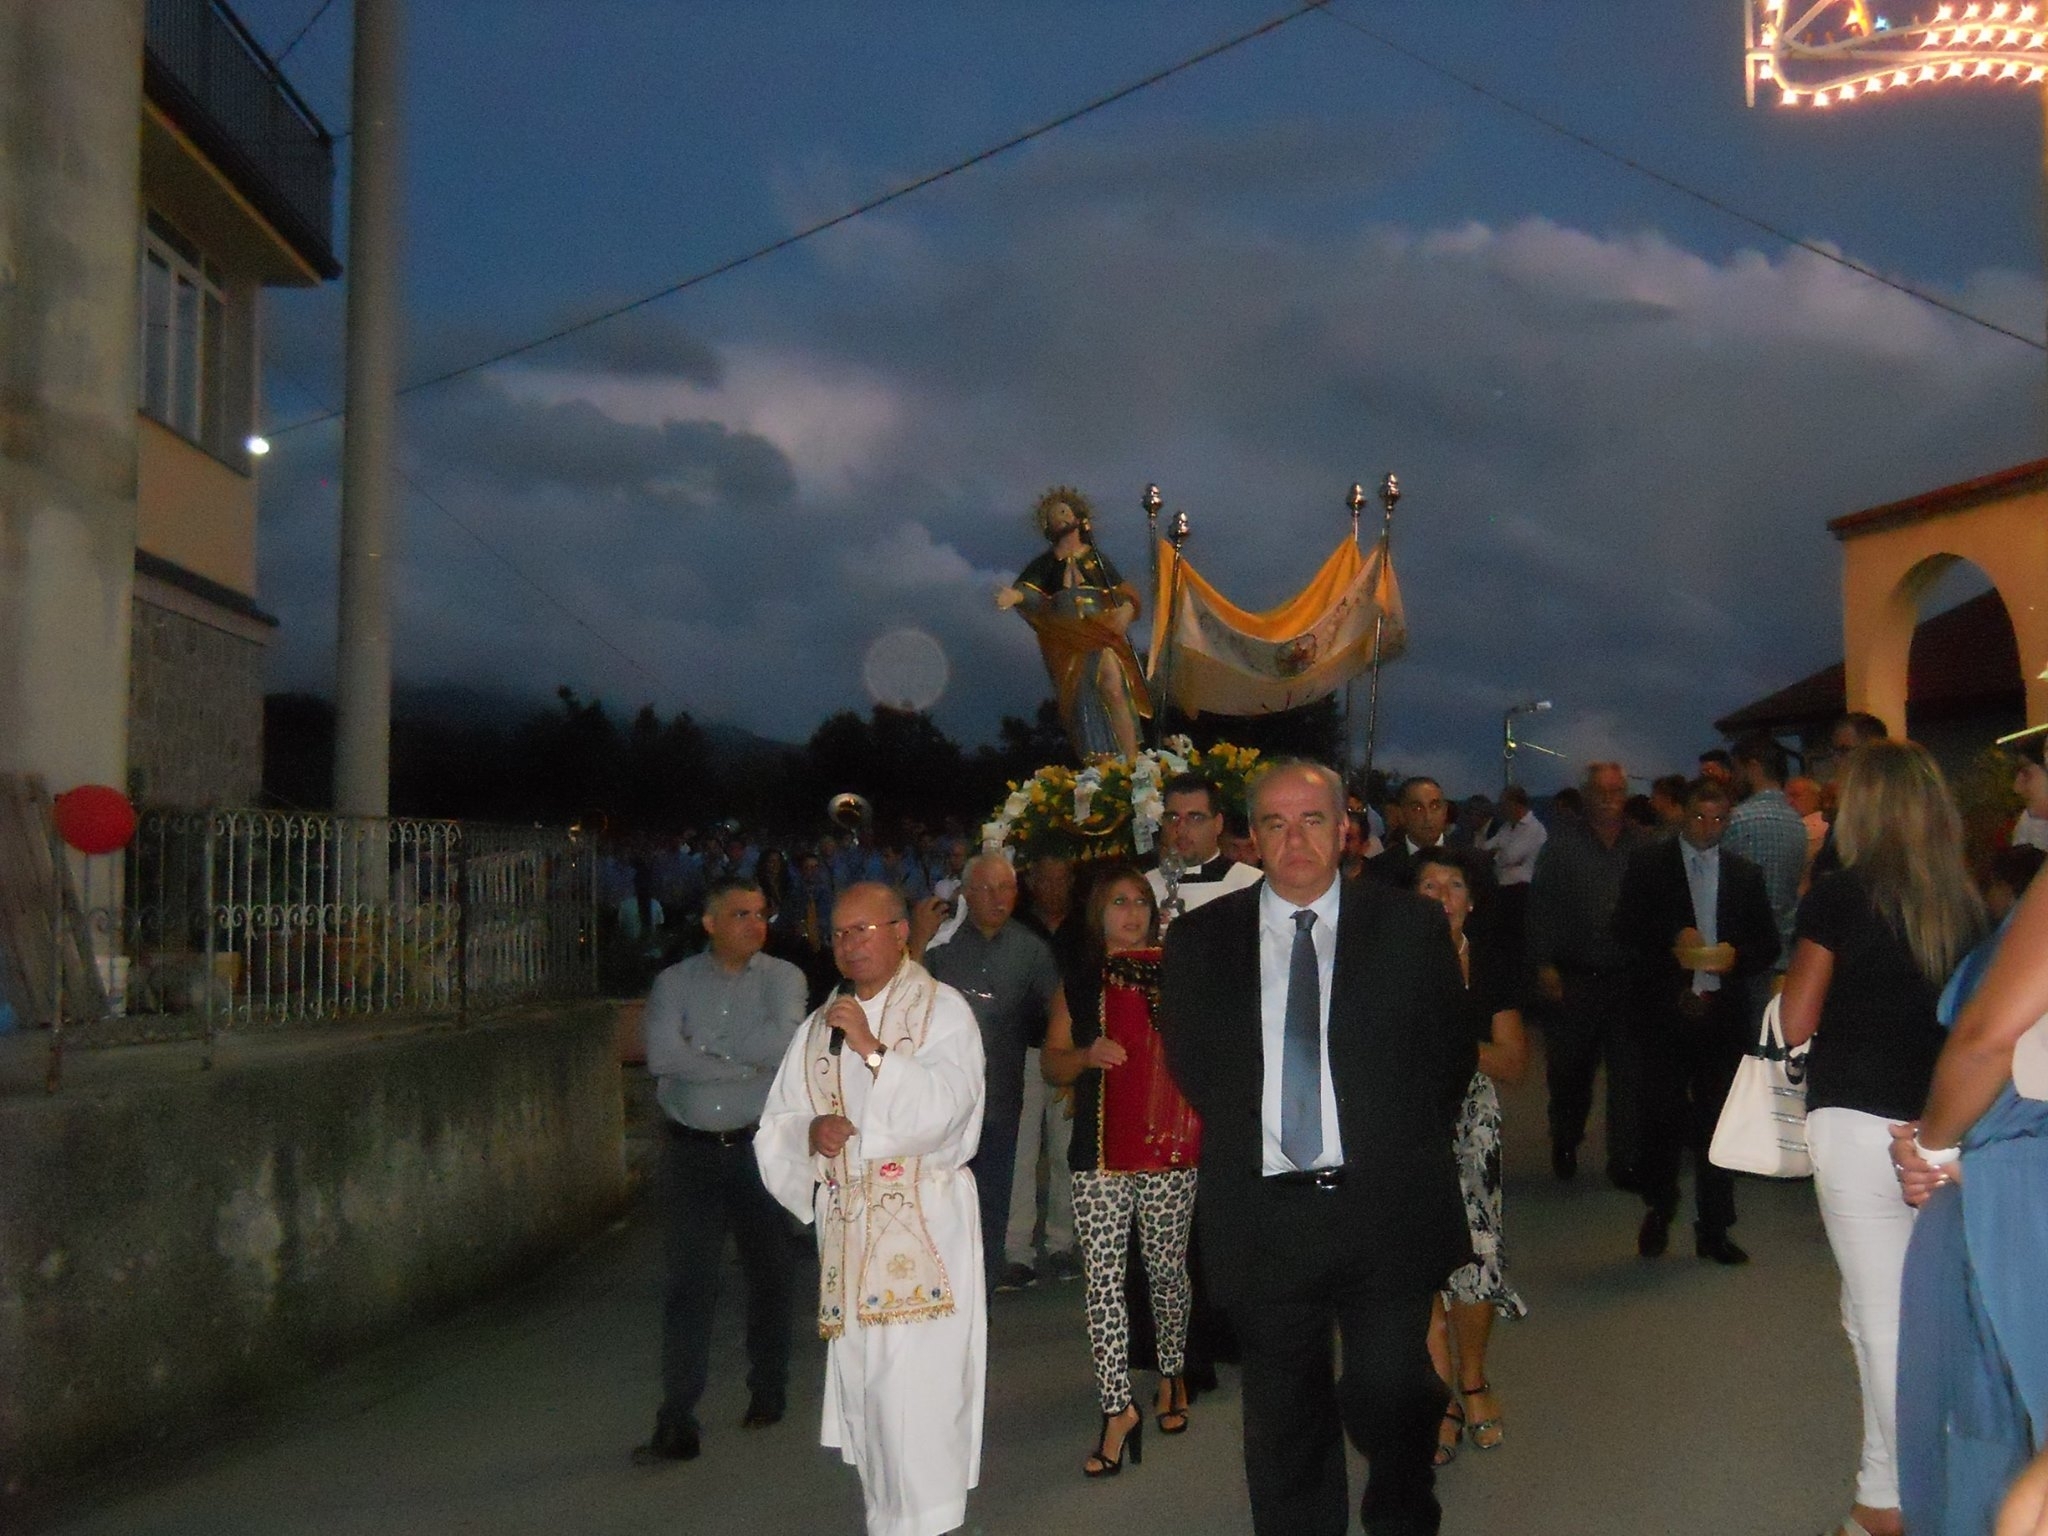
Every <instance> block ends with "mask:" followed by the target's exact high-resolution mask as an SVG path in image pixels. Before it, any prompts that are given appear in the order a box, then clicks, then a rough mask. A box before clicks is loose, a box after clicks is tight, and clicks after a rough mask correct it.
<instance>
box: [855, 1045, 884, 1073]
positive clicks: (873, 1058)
mask: <svg viewBox="0 0 2048 1536" xmlns="http://www.w3.org/2000/svg"><path fill="white" fill-rule="evenodd" d="M888 1051H889V1047H887V1046H886V1045H878V1046H876V1047H875V1048H874V1049H873V1050H872V1051H869V1052H868V1053H867V1055H865V1056H863V1057H861V1059H860V1064H861V1065H862V1066H864V1067H866V1068H867V1069H868V1070H869V1071H870V1072H879V1071H881V1070H882V1058H883V1057H884V1056H885V1055H887V1054H888Z"/></svg>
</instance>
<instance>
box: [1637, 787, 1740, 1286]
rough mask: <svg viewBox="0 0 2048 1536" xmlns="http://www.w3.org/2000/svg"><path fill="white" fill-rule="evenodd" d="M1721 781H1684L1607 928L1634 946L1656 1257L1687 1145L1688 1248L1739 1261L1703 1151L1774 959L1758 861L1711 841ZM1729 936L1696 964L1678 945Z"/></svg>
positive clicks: (1731, 1192) (1664, 1242)
mask: <svg viewBox="0 0 2048 1536" xmlns="http://www.w3.org/2000/svg"><path fill="white" fill-rule="evenodd" d="M1728 805H1729V795H1728V791H1727V789H1726V788H1725V787H1724V786H1722V785H1720V784H1718V783H1716V782H1715V781H1713V780H1711V779H1701V780H1699V781H1698V782H1696V783H1694V784H1692V785H1691V786H1689V787H1688V788H1687V790H1686V796H1685V820H1683V821H1682V822H1680V823H1679V825H1678V832H1679V835H1678V836H1677V837H1674V838H1667V839H1665V840H1664V841H1662V842H1657V843H1653V844H1651V845H1650V846H1648V847H1646V848H1643V849H1640V850H1638V851H1637V853H1636V854H1635V856H1634V857H1633V858H1631V859H1630V860H1629V865H1628V872H1627V873H1626V874H1625V875H1623V877H1622V882H1621V899H1620V900H1619V901H1617V902H1616V903H1615V908H1614V936H1615V938H1616V939H1617V940H1619V941H1620V942H1621V944H1622V945H1624V946H1625V947H1626V948H1627V949H1629V950H1630V951H1631V952H1632V953H1633V954H1634V956H1635V964H1634V966H1633V968H1632V971H1631V979H1632V980H1633V982H1634V985H1635V992H1636V1000H1637V1007H1638V1017H1639V1020H1640V1027H1641V1028H1642V1031H1643V1100H1644V1103H1643V1111H1644V1113H1643V1131H1642V1135H1643V1146H1642V1155H1641V1159H1640V1162H1639V1163H1638V1166H1637V1172H1638V1174H1639V1176H1640V1179H1641V1189H1642V1192H1643V1203H1644V1204H1645V1205H1647V1206H1648V1207H1649V1209H1648V1210H1647V1211H1646V1212H1645V1213H1644V1215H1643V1225H1642V1228H1641V1230H1640V1231H1639V1232H1637V1234H1636V1251H1637V1252H1638V1253H1640V1254H1641V1255H1642V1256H1643V1257H1644V1258H1646V1259H1654V1258H1659V1257H1661V1256H1662V1255H1663V1253H1664V1251H1665V1249H1666V1248H1667V1247H1668V1246H1669V1244H1670V1229H1671V1218H1672V1217H1673V1216H1674V1215H1675V1214H1676V1213H1677V1210H1678V1165H1679V1163H1680V1161H1681V1160H1682V1154H1683V1152H1684V1149H1686V1148H1688V1147H1690V1148H1691V1149H1692V1158H1693V1186H1694V1187H1693V1200H1694V1205H1695V1210H1696V1214H1697V1217H1698V1220H1697V1224H1696V1226H1695V1229H1694V1230H1695V1235H1696V1238H1697V1251H1698V1253H1699V1255H1700V1257H1701V1258H1703V1259H1713V1260H1715V1261H1716V1262H1717V1263H1721V1264H1742V1263H1746V1262H1748V1259H1749V1255H1748V1254H1747V1253H1744V1252H1743V1251H1742V1249H1740V1248H1738V1247H1737V1246H1736V1245H1735V1244H1734V1243H1733V1242H1731V1241H1730V1240H1729V1237H1728V1229H1729V1228H1730V1227H1731V1226H1733V1225H1734V1224H1735V1176H1734V1175H1733V1174H1732V1173H1730V1172H1728V1170H1727V1169H1725V1168H1716V1167H1715V1166H1714V1165H1713V1164H1712V1163H1711V1162H1709V1161H1708V1159H1707V1146H1708V1143H1710V1142H1711V1141H1712V1140H1713V1138H1714V1122H1715V1121H1716V1120H1718V1119H1719V1118H1720V1115H1721V1105H1722V1103H1723V1102H1724V1101H1725V1100H1726V1099H1727V1097H1728V1087H1729V1084H1731V1083H1732V1082H1734V1080H1735V1068H1736V1066H1737V1064H1738V1063H1739V1062H1740V1061H1741V1060H1742V1054H1743V1051H1744V1050H1745V1049H1746V1048H1747V1046H1748V1043H1749V1036H1750V1032H1751V1030H1752V1029H1753V1027H1754V1025H1755V1020H1754V1019H1753V1018H1752V1016H1751V1015H1750V1012H1749V1009H1748V1008H1747V1007H1746V1006H1745V1002H1744V1000H1745V999H1746V998H1747V997H1748V996H1749V987H1748V986H1747V985H1746V983H1747V981H1748V980H1749V978H1750V977H1752V976H1755V975H1757V974H1758V973H1759V972H1761V971H1763V970H1765V969H1767V968H1768V967H1769V966H1770V964H1771V962H1772V961H1774V960H1776V959H1777V958H1778V929H1777V923H1776V921H1775V920H1774V919H1773V918H1772V916H1771V901H1770V896H1769V895H1768V893H1767V892H1766V890H1765V888H1764V877H1763V871H1761V870H1760V869H1758V868H1757V867H1756V866H1755V865H1754V864H1752V863H1750V862H1749V860H1747V859H1744V858H1739V857H1737V856H1736V855H1735V854H1732V853H1728V852H1725V851H1723V850H1722V848H1721V847H1720V842H1721V831H1722V828H1723V827H1724V826H1725V825H1726V824H1727V820H1728ZM1716 944H1721V945H1728V946H1731V947H1732V949H1733V954H1732V955H1730V954H1726V953H1722V954H1710V955H1708V956H1705V957H1700V958H1705V959H1706V963H1705V964H1703V965H1701V966H1700V967H1699V968H1697V969H1693V968H1688V967H1687V966H1686V965H1684V964H1683V963H1681V960H1680V958H1679V954H1678V951H1679V950H1680V949H1681V948H1686V947H1690V948H1694V949H1705V948H1706V947H1707V946H1711V945H1716Z"/></svg>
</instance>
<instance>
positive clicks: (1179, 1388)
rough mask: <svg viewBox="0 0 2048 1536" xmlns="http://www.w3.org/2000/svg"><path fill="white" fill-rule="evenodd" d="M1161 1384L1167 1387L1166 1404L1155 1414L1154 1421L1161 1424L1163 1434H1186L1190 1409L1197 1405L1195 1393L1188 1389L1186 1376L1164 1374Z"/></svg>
mask: <svg viewBox="0 0 2048 1536" xmlns="http://www.w3.org/2000/svg"><path fill="white" fill-rule="evenodd" d="M1159 1385H1161V1386H1162V1387H1164V1388H1166V1406H1165V1407H1164V1408H1162V1409H1160V1410H1159V1411H1158V1412H1157V1413H1155V1414H1154V1415H1153V1422H1154V1423H1156V1424H1157V1425H1158V1426H1159V1433H1161V1434H1162V1435H1184V1434H1186V1433H1187V1432H1188V1410H1189V1409H1190V1408H1192V1407H1194V1405H1195V1394H1194V1393H1193V1392H1191V1391H1189V1390H1188V1379H1187V1377H1185V1376H1162V1377H1160V1378H1159Z"/></svg>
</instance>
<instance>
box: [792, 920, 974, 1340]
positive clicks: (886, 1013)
mask: <svg viewBox="0 0 2048 1536" xmlns="http://www.w3.org/2000/svg"><path fill="white" fill-rule="evenodd" d="M938 995H939V993H938V983H937V982H935V981H933V980H932V977H931V973H930V972H929V971H927V970H925V968H924V967H923V966H921V965H919V964H917V963H916V962H915V961H913V960H911V959H909V958H908V957H906V958H905V959H904V961H903V964H902V965H901V966H900V967H899V968H898V970H897V972H896V974H895V975H894V976H893V977H891V978H890V980H889V985H888V988H887V989H886V991H885V992H884V993H883V996H882V1018H881V1023H880V1025H879V1027H878V1028H877V1029H876V1031H875V1035H876V1038H877V1039H879V1040H880V1041H881V1042H882V1044H883V1045H884V1046H886V1047H887V1048H888V1051H889V1054H890V1055H892V1056H897V1055H901V1056H914V1055H916V1054H917V1051H918V1048H919V1047H920V1046H922V1045H923V1044H924V1040H925V1035H926V1033H927V1032H928V1031H929V1030H930V1028H931V1019H932V1006H933V1004H934V1003H936V1002H937V1000H938ZM826 1006H827V1007H829V1006H831V1005H830V1004H829V1003H828V1004H827V1005H826ZM806 1027H807V1028H808V1030H809V1031H810V1033H809V1036H808V1038H807V1039H806V1041H805V1053H806V1056H807V1058H808V1061H809V1070H808V1071H807V1072H806V1073H805V1083H806V1086H807V1087H808V1089H809V1091H810V1096H811V1106H812V1108H813V1109H814V1110H816V1112H817V1113H819V1114H821V1115H844V1114H845V1113H846V1094H845V1089H844V1086H843V1083H842V1081H841V1078H840V1073H841V1071H843V1070H844V1064H845V1062H846V1060H847V1055H846V1053H844V1052H842V1053H841V1054H840V1055H837V1056H835V1055H833V1054H832V1049H831V1045H832V1036H833V1033H834V1031H833V1030H832V1029H831V1028H830V1027H828V1026H827V1025H826V1023H825V1010H824V1009H823V1008H821V1009H819V1010H818V1011H817V1012H816V1013H814V1014H813V1015H811V1020H810V1023H809V1024H808V1025H807V1026H806ZM854 1064H855V1065H856V1066H858V1065H859V1064H860V1063H859V1059H858V1058H855V1061H854ZM863 1070H865V1069H864V1068H863ZM923 1166H924V1159H923V1158H921V1157H912V1158H904V1159H898V1158H881V1159H874V1158H865V1159H862V1161H861V1162H860V1164H859V1165H858V1166H857V1167H856V1166H854V1165H853V1164H852V1163H851V1162H850V1161H849V1159H848V1158H847V1155H846V1151H845V1149H844V1148H842V1149H841V1150H840V1153H839V1155H838V1156H837V1157H834V1158H832V1159H831V1160H830V1162H829V1164H828V1165H827V1168H828V1171H827V1174H826V1179H825V1186H826V1191H825V1192H826V1199H825V1211H824V1226H823V1228H822V1229H821V1231H820V1234H819V1243H818V1337H819V1338H822V1339H836V1338H838V1337H839V1336H840V1335H841V1334H842V1333H844V1332H845V1331H846V1307H847V1286H848V1282H849V1278H850V1279H851V1281H852V1287H853V1296H854V1315H855V1317H856V1318H857V1319H858V1320H859V1322H860V1324H861V1326H862V1327H872V1326H874V1325H875V1324H878V1323H914V1322H918V1321H920V1320H921V1319H924V1318H928V1317H944V1316H946V1315H947V1314H949V1313H950V1312H952V1310H953V1287H952V1284H951V1282H950V1281H949V1279H948V1278H947V1275H946V1265H945V1261H944V1260H942V1259H941V1258H940V1257H939V1250H938V1247H937V1245H936V1244H934V1243H933V1242H932V1237H931V1232H930V1230H929V1229H928V1228H927V1226H926V1225H925V1217H924V1205H923V1202H922V1194H921V1188H920V1182H919V1176H920V1174H921V1173H922V1171H923ZM856 1221H858V1222H859V1223H860V1224H861V1238H862V1242H861V1266H860V1273H859V1274H858V1275H856V1276H852V1277H849V1276H848V1274H847V1247H848V1243H849V1239H850V1237H851V1232H852V1227H853V1224H854V1223H855V1222H856Z"/></svg>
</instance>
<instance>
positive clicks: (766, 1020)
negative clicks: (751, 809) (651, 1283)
mask: <svg viewBox="0 0 2048 1536" xmlns="http://www.w3.org/2000/svg"><path fill="white" fill-rule="evenodd" d="M704 931H705V932H706V933H707V934H709V935H710V936H711V944H710V947H709V948H708V949H706V950H705V951H704V952H703V953H702V954H697V955H692V956H691V957H690V958H689V959H687V960H685V961H683V962H682V963H681V964H680V965H672V966H670V967H669V968H668V969H667V970H665V971H663V972H662V973H661V974H660V975H659V976H657V977H655V978H654V989H653V991H652V992H650V993H649V994H648V998H647V1014H646V1026H647V1030H646V1032H647V1070H648V1071H650V1072H652V1073H653V1074H654V1075H655V1077H656V1079H657V1083H656V1092H655V1097H656V1099H657V1101H658V1102H659V1103H660V1105H661V1112H662V1136H661V1168H660V1174H659V1179H660V1182H659V1186H658V1189H659V1200H660V1206H661V1212H662V1222H663V1251H664V1256H665V1259H666V1265H665V1268H666V1271H667V1281H666V1285H665V1287H664V1289H663V1292H662V1311H661V1389H662V1399H661V1411H660V1412H659V1414H657V1416H656V1418H655V1421H654V1437H653V1438H652V1439H651V1440H650V1441H648V1443H647V1444H645V1445H643V1446H640V1447H639V1448H637V1449H636V1450H635V1451H634V1452H633V1459H634V1461H636V1462H638V1463H640V1464H641V1465H648V1464H650V1463H659V1462H664V1461H689V1460H691V1459H692V1458H694V1457H695V1456H696V1455H697V1453H698V1448H699V1447H698V1440H699V1431H698V1425H697V1401H698V1399H699V1398H701V1397H702V1396H703V1395H704V1383H705V1377H706V1374H707V1371H708V1369H709V1364H710V1355H711V1316H712V1311H713V1309H714V1308H715V1307H716V1306H717V1303H718V1282H719V1268H720V1264H721V1262H722V1260H723V1259H724V1257H725V1237H726V1234H727V1233H728V1232H730V1233H731V1234H732V1236H733V1238H734V1240H735V1242H737V1244H738V1246H739V1252H740V1266H741V1268H742V1269H743V1270H744V1271H745V1272H746V1282H747V1365H748V1370H747V1391H748V1393H749V1401H748V1405H747V1413H746V1417H745V1418H744V1419H742V1420H741V1425H742V1427H743V1428H747V1429H761V1428H765V1427H766V1426H768V1425H770V1424H773V1423H775V1422H776V1421H777V1420H779V1419H780V1418H781V1417H782V1414H783V1410H784V1407H785V1406H786V1401H785V1400H786V1396H787V1391H788V1381H789V1351H790V1301H791V1290H792V1285H791V1281H792V1271H793V1269H794V1262H795V1257H796V1252H795V1247H794V1244H793V1241H792V1232H791V1228H790V1224H789V1217H788V1216H787V1215H786V1214H785V1213H784V1211H783V1209H782V1207H781V1206H780V1205H779V1204H778V1203H777V1202H776V1200H775V1197H774V1196H772V1195H770V1194H769V1193H768V1191H767V1189H766V1188H765V1187H763V1185H762V1183H761V1172H760V1168H759V1166H758V1165H757V1164H756V1163H755V1161H754V1147H753V1141H754V1129H755V1127H756V1125H757V1124H758V1123H759V1121H760V1119H761V1107H762V1105H763V1104H765V1103H766V1102H767V1100H768V1088H769V1085H770V1084H771V1083H772V1082H773V1081H774V1079H775V1070H776V1068H777V1067H778V1066H780V1065H781V1063H782V1057H783V1054H784V1052H786V1051H787V1050H788V1049H789V1042H790V1040H791V1039H792V1038H793V1037H794V1036H795V1034H796V1030H797V1026H798V1025H799V1024H801V1023H802V1022H803V1017H804V1004H805V1000H806V999H805V988H804V976H803V972H801V971H799V970H798V969H797V968H796V967H795V966H793V965H791V964H790V963H789V962H788V961H787V960H776V959H773V958H771V957H770V956H768V955H764V954H762V953H761V946H762V945H763V944H765V943H766V942H767V941H768V903H767V898H766V897H765V896H764V895H763V893H762V890H761V887H760V886H759V885H757V884H756V883H755V882H754V881H753V880H751V879H744V878H728V879H723V880H720V881H718V882H717V883H716V884H714V885H713V886H712V888H711V890H710V892H709V894H708V895H707V896H706V898H705V905H704Z"/></svg>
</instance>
